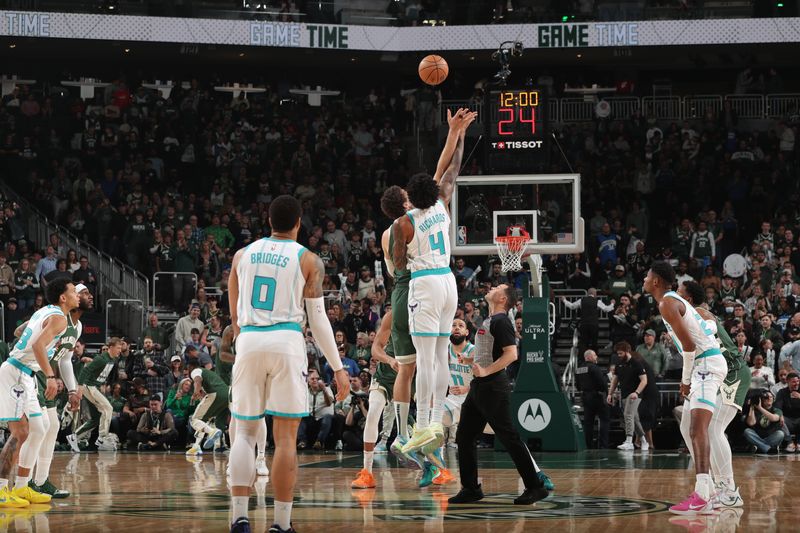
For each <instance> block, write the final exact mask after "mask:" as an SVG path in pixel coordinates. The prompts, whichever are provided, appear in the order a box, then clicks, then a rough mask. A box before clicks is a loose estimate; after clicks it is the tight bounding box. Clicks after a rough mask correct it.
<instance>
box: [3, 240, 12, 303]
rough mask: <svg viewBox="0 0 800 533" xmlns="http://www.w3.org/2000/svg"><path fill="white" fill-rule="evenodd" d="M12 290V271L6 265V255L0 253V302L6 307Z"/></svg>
mask: <svg viewBox="0 0 800 533" xmlns="http://www.w3.org/2000/svg"><path fill="white" fill-rule="evenodd" d="M14 290H15V289H14V270H13V269H12V268H11V267H10V266H9V265H8V264H7V263H6V253H5V252H3V251H0V302H2V303H3V304H4V305H6V304H7V303H8V299H9V297H10V296H11V295H12V294H13V293H14Z"/></svg>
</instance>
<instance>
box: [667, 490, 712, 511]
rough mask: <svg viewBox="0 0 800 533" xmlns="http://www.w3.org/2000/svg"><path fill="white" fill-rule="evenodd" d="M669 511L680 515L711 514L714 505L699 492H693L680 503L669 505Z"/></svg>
mask: <svg viewBox="0 0 800 533" xmlns="http://www.w3.org/2000/svg"><path fill="white" fill-rule="evenodd" d="M669 511H670V512H671V513H675V514H681V515H698V514H713V513H714V506H713V504H712V503H711V500H709V501H705V500H704V499H703V498H701V497H700V495H699V494H697V493H696V492H693V493H692V495H691V496H689V497H688V498H686V499H685V500H683V501H682V502H681V503H679V504H676V505H673V506H672V507H670V508H669Z"/></svg>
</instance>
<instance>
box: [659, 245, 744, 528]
mask: <svg viewBox="0 0 800 533" xmlns="http://www.w3.org/2000/svg"><path fill="white" fill-rule="evenodd" d="M673 283H675V271H674V270H673V269H672V267H671V266H670V265H669V263H667V262H665V261H656V262H655V263H653V265H652V266H651V267H650V271H649V272H648V273H647V276H646V277H645V279H644V290H645V291H647V292H648V293H650V294H652V295H653V297H654V298H655V300H656V302H658V309H659V312H660V313H661V316H662V317H663V318H664V324H665V325H666V327H667V331H668V332H669V335H670V336H671V337H672V340H673V341H674V342H675V346H677V348H678V350H680V351H681V352H682V353H683V376H682V377H681V393H682V394H683V395H684V396H685V397H686V398H687V400H688V407H689V412H688V413H685V412H684V417H687V416H688V417H691V419H690V424H691V430H690V433H691V446H692V449H693V454H692V455H693V457H694V465H695V473H696V475H697V479H696V482H695V489H694V492H692V494H691V495H690V496H689V497H688V498H686V499H685V500H684V501H682V502H681V503H678V504H676V505H673V506H672V507H670V508H669V510H670V511H671V512H673V513H676V514H683V515H696V514H710V513H713V510H714V509H713V503H712V501H711V497H712V496H713V495H714V484H713V482H712V479H711V474H710V473H709V472H710V471H711V465H710V445H709V425H710V423H711V419H712V417H713V416H714V411H715V410H716V409H717V404H716V401H717V395H718V394H719V389H720V386H721V385H722V382H723V380H724V379H725V375H726V374H727V373H728V366H727V364H726V363H725V358H724V357H723V356H722V351H721V350H720V345H719V342H718V341H717V339H716V337H715V336H714V332H713V331H711V329H709V327H708V325H707V324H706V321H705V320H703V318H702V317H701V316H700V314H699V313H698V312H697V311H696V310H695V308H694V307H692V305H691V304H690V303H689V302H688V301H686V300H685V299H684V298H682V297H681V296H679V295H678V294H677V293H676V292H674V291H672V285H673Z"/></svg>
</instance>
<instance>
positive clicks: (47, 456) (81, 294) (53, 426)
mask: <svg viewBox="0 0 800 533" xmlns="http://www.w3.org/2000/svg"><path fill="white" fill-rule="evenodd" d="M75 291H76V292H77V293H78V301H79V303H78V307H77V308H75V309H73V310H72V311H70V314H69V319H70V320H69V324H68V327H67V329H66V331H65V333H64V334H63V335H62V336H61V338H60V339H59V341H58V344H57V345H56V346H55V348H54V349H55V353H54V355H53V356H52V359H51V361H53V362H55V363H57V364H58V371H59V374H60V376H61V380H62V381H63V382H64V386H65V387H66V389H67V391H68V394H69V405H70V410H71V411H73V412H77V411H78V410H79V409H80V404H81V393H80V391H79V390H78V383H77V380H76V379H75V371H74V369H73V367H72V354H73V353H74V350H75V343H76V342H78V339H80V337H81V333H82V332H83V324H81V321H80V318H81V316H82V315H83V313H84V312H86V311H88V310H90V309H92V308H93V307H94V297H93V296H92V293H91V292H90V291H89V288H88V287H86V285H84V284H83V283H79V284H78V285H76V286H75ZM27 326H28V322H25V323H23V324H21V325H20V326H19V327H18V328H17V329H16V330H15V331H14V335H15V336H16V337H17V338H19V337H21V336H22V334H23V333H24V332H25V328H26V327H27ZM40 383H41V382H40ZM43 392H44V391H39V405H40V406H41V404H42V396H43ZM50 403H51V402H47V404H48V405H46V411H44V412H45V416H46V417H47V420H48V422H49V426H48V430H47V434H46V435H45V437H44V440H43V442H42V446H41V448H40V449H39V457H38V458H37V460H36V475H35V476H34V478H33V479H31V481H30V482H29V485H30V486H31V488H32V489H33V490H35V491H37V492H41V493H42V494H49V495H50V496H51V497H52V498H66V497H68V496H69V491H66V490H63V489H59V488H57V487H55V486H54V485H53V484H52V483H51V482H50V479H49V478H50V464H51V463H52V462H53V453H54V452H55V448H56V441H57V440H58V430H59V428H60V422H59V420H58V410H57V409H56V407H55V405H52V406H51V405H50Z"/></svg>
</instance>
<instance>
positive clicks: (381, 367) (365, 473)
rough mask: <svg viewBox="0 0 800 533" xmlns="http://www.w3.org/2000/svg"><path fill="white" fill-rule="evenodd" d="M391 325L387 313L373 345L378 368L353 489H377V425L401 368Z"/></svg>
mask: <svg viewBox="0 0 800 533" xmlns="http://www.w3.org/2000/svg"><path fill="white" fill-rule="evenodd" d="M392 324H393V320H392V311H387V312H386V314H385V315H383V321H382V322H381V327H380V328H379V329H378V333H377V334H376V335H375V340H374V341H372V357H373V358H375V359H376V360H377V361H378V368H377V369H376V371H375V375H374V376H373V377H372V384H371V385H370V387H369V410H368V411H367V422H366V424H365V425H364V468H362V469H361V471H360V472H359V473H358V476H356V479H354V480H353V482H352V483H351V484H350V486H351V487H352V488H354V489H371V488H375V486H376V485H375V477H374V476H373V475H372V460H373V458H374V457H375V444H377V442H378V424H379V423H380V421H381V415H382V414H383V409H384V408H385V407H386V404H387V403H389V402H391V401H392V389H394V384H395V380H396V379H397V369H398V368H399V366H400V364H399V363H398V361H397V359H395V357H394V346H393V343H392V337H391V333H390V332H391V330H392V327H393V326H392ZM384 346H385V348H384Z"/></svg>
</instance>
